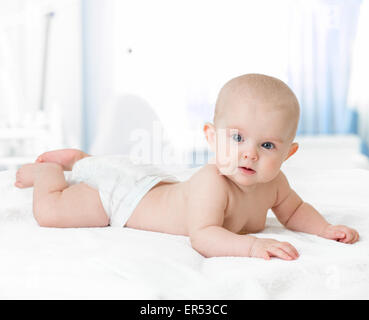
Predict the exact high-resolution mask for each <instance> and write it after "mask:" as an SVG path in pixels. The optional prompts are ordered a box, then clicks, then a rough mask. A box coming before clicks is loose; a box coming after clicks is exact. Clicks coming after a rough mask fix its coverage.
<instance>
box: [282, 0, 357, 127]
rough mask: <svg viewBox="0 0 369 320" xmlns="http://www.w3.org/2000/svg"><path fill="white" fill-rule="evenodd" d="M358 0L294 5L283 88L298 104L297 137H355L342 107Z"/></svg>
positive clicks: (353, 119)
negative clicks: (298, 135) (351, 135)
mask: <svg viewBox="0 0 369 320" xmlns="http://www.w3.org/2000/svg"><path fill="white" fill-rule="evenodd" d="M360 4H361V0H350V1H347V0H319V1H311V0H309V1H296V2H294V6H293V9H292V11H293V12H291V15H290V16H291V21H290V30H291V31H290V48H289V54H290V56H289V65H288V83H289V85H290V86H291V88H292V89H293V90H294V92H295V93H296V95H297V97H298V99H299V101H300V104H301V118H300V123H299V128H298V134H347V133H357V115H356V112H355V111H354V110H352V109H350V108H348V106H347V95H348V88H349V76H350V64H351V51H352V46H353V41H354V38H355V33H356V25H357V19H358V15H359V11H360Z"/></svg>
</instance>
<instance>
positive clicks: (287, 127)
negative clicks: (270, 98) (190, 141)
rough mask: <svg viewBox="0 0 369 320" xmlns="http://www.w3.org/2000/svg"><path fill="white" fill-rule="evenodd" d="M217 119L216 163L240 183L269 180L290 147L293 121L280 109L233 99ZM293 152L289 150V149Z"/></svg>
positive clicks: (288, 153) (291, 145) (286, 155)
mask: <svg viewBox="0 0 369 320" xmlns="http://www.w3.org/2000/svg"><path fill="white" fill-rule="evenodd" d="M228 110H229V111H230V112H227V113H224V114H222V116H221V118H220V119H219V120H218V121H217V123H216V127H215V131H216V142H215V146H213V149H214V151H215V153H216V164H217V167H218V169H219V171H220V172H221V173H222V174H224V175H227V176H228V178H229V179H231V180H233V181H234V182H235V183H237V184H239V185H241V186H252V185H254V184H257V183H265V182H269V181H271V180H273V179H274V178H275V177H276V176H277V175H278V173H279V170H280V167H281V165H282V163H283V161H285V160H286V159H287V158H288V157H289V155H290V154H291V151H293V150H294V147H296V148H297V144H293V143H292V142H293V138H294V126H293V125H291V123H294V120H293V119H291V114H290V113H289V112H288V111H286V110H285V109H282V108H273V106H271V105H265V103H264V105H263V103H255V102H253V103H250V104H249V105H247V106H246V107H245V104H244V102H240V103H237V102H235V103H234V104H233V105H232V106H231V107H230V108H229V109H228ZM292 153H293V152H292Z"/></svg>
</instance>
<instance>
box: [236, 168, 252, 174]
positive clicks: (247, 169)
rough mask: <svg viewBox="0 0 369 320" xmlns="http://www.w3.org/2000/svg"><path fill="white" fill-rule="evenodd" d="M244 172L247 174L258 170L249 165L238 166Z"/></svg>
mask: <svg viewBox="0 0 369 320" xmlns="http://www.w3.org/2000/svg"><path fill="white" fill-rule="evenodd" d="M238 168H239V169H240V170H241V172H242V173H245V174H247V175H250V174H254V173H256V171H255V170H254V169H251V168H248V167H238Z"/></svg>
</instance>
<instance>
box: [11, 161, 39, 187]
mask: <svg viewBox="0 0 369 320" xmlns="http://www.w3.org/2000/svg"><path fill="white" fill-rule="evenodd" d="M38 166H39V164H38V163H28V164H25V165H23V166H22V167H21V168H19V169H18V171H17V173H16V181H15V183H14V185H15V186H16V187H17V188H29V187H32V186H33V182H34V180H35V174H36V171H37V170H38Z"/></svg>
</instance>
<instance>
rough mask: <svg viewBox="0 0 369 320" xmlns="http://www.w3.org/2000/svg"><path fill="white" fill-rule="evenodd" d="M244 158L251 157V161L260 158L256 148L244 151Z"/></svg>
mask: <svg viewBox="0 0 369 320" xmlns="http://www.w3.org/2000/svg"><path fill="white" fill-rule="evenodd" d="M242 159H245V160H246V159H249V160H251V161H257V160H258V159H259V157H258V155H257V153H256V152H255V150H247V151H244V152H243V153H242Z"/></svg>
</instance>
